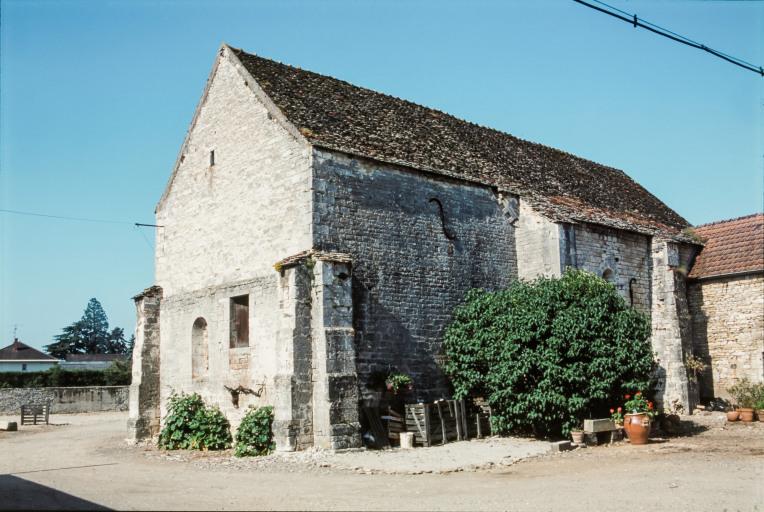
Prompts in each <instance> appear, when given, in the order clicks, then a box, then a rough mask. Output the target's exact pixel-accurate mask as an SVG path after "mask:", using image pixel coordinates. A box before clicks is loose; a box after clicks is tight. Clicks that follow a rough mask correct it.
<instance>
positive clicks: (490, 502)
mask: <svg viewBox="0 0 764 512" xmlns="http://www.w3.org/2000/svg"><path fill="white" fill-rule="evenodd" d="M692 420H693V422H692V423H690V422H689V420H688V419H687V418H685V421H684V423H683V424H684V426H685V427H691V428H687V429H686V432H687V434H686V435H684V436H680V437H674V438H669V439H665V440H660V439H655V440H653V441H652V442H651V443H650V444H648V445H646V446H631V445H629V444H628V443H617V444H615V445H612V446H600V447H595V448H586V449H578V450H575V451H570V452H562V453H550V454H547V455H541V456H534V457H527V458H520V457H521V456H522V455H519V456H517V458H513V461H514V463H512V464H510V465H503V464H494V465H493V466H489V465H486V466H485V468H483V469H477V470H474V471H460V472H447V473H443V474H435V473H424V474H417V475H410V474H375V473H376V472H377V470H385V471H388V470H391V469H392V470H394V471H395V470H396V468H399V467H400V466H398V464H399V463H400V462H401V461H400V460H398V457H407V458H408V459H407V462H406V463H409V462H410V463H412V464H414V463H421V462H422V461H428V460H430V461H433V460H434V461H438V460H440V459H443V460H447V459H448V457H446V456H445V454H448V453H449V450H452V449H453V450H457V451H459V450H467V449H468V448H469V452H472V451H473V450H474V451H476V452H481V451H483V450H485V451H490V452H493V451H495V452H497V455H496V457H495V458H493V457H492V458H493V460H501V459H502V458H503V457H504V456H505V455H506V454H507V453H514V452H513V450H516V449H519V447H520V446H522V443H519V444H517V443H516V440H513V439H509V440H500V441H498V440H493V439H491V440H486V441H480V442H466V443H454V444H453V445H447V446H446V447H435V448H431V449H426V450H425V449H421V448H417V449H415V450H413V451H411V452H395V451H391V452H383V453H375V452H351V453H341V454H331V453H327V452H320V451H318V450H315V451H306V452H301V453H296V454H277V455H274V456H271V457H266V458H260V459H234V458H232V457H230V456H229V455H226V454H220V453H191V452H173V453H167V452H159V451H157V450H156V449H154V448H153V447H150V446H132V447H128V446H127V445H126V444H125V442H124V437H125V421H126V415H125V414H124V413H100V414H90V415H69V416H55V417H53V418H52V421H53V422H54V423H56V424H57V425H50V426H37V427H21V429H22V430H21V431H20V432H0V509H90V510H97V509H101V510H103V509H107V508H112V509H119V510H127V509H130V510H242V509H278V510H306V509H310V510H359V509H361V510H390V509H397V510H519V511H534V512H535V511H540V510H541V511H543V510H566V511H572V512H578V511H580V512H591V511H592V510H604V509H620V508H624V507H633V506H638V507H640V508H644V509H653V510H672V511H683V510H691V511H693V512H697V511H706V510H708V511H716V510H729V511H732V510H746V511H748V510H751V511H763V510H764V506H762V504H764V485H762V482H764V423H756V424H749V425H745V424H741V423H735V424H727V423H725V422H724V421H723V418H721V416H720V415H718V414H716V415H714V414H712V415H709V416H697V417H695V416H694V417H693V418H692ZM521 441H525V440H521ZM505 442H506V443H509V445H504V444H503V443H505ZM529 443H530V444H531V445H532V444H533V443H534V442H532V441H529ZM538 445H539V446H542V445H543V443H539V444H538ZM507 450H509V452H508V451H507ZM472 456H473V455H472V454H470V455H469V457H472ZM513 457H514V456H513ZM359 461H360V462H359ZM466 462H467V459H464V463H466ZM326 464H329V465H328V466H327V465H326ZM468 466H469V465H468ZM354 468H361V469H354ZM375 468H377V470H375ZM368 473H374V474H368Z"/></svg>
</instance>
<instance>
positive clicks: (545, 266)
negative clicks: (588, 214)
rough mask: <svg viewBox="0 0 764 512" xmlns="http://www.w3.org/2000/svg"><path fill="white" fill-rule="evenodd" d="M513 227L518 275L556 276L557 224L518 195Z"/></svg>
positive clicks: (558, 245)
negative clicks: (516, 214)
mask: <svg viewBox="0 0 764 512" xmlns="http://www.w3.org/2000/svg"><path fill="white" fill-rule="evenodd" d="M515 227H516V231H515V240H516V244H517V274H518V277H519V278H520V279H527V280H532V279H535V278H536V277H539V276H547V277H558V276H560V275H561V272H562V264H561V261H560V226H559V225H558V224H557V223H555V222H552V221H550V220H548V219H547V218H546V217H543V216H542V215H539V214H538V213H536V212H535V211H534V210H533V209H532V208H531V207H530V206H528V204H527V203H526V202H525V201H523V200H522V198H520V215H519V218H518V219H517V223H516V224H515Z"/></svg>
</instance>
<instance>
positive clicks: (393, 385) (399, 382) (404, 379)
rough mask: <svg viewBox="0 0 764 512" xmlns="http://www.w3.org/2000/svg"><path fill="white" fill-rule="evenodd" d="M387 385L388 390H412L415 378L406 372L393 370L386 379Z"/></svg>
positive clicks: (395, 391)
mask: <svg viewBox="0 0 764 512" xmlns="http://www.w3.org/2000/svg"><path fill="white" fill-rule="evenodd" d="M385 386H387V390H388V391H392V392H393V393H394V394H396V395H397V394H398V392H399V391H401V390H407V391H411V390H412V389H414V380H413V379H412V378H411V377H409V376H408V375H406V374H405V373H400V372H393V373H390V374H389V375H388V376H387V379H385Z"/></svg>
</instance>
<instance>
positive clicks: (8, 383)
mask: <svg viewBox="0 0 764 512" xmlns="http://www.w3.org/2000/svg"><path fill="white" fill-rule="evenodd" d="M130 379H131V370H130V367H129V365H127V364H124V363H115V364H114V365H112V366H111V367H110V368H107V369H106V370H62V369H61V368H59V367H58V366H54V367H53V368H51V369H49V370H46V371H44V372H2V373H0V388H55V387H77V386H127V385H129V384H130Z"/></svg>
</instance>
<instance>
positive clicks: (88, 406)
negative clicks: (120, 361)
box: [0, 386, 130, 414]
mask: <svg viewBox="0 0 764 512" xmlns="http://www.w3.org/2000/svg"><path fill="white" fill-rule="evenodd" d="M129 389H130V387H129V386H87V387H71V388H9V389H0V414H19V413H20V412H21V406H22V405H23V404H45V403H48V402H50V404H51V408H50V412H51V413H52V414H67V413H77V412H104V411H126V410H127V405H128V394H129V393H128V390H129Z"/></svg>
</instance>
